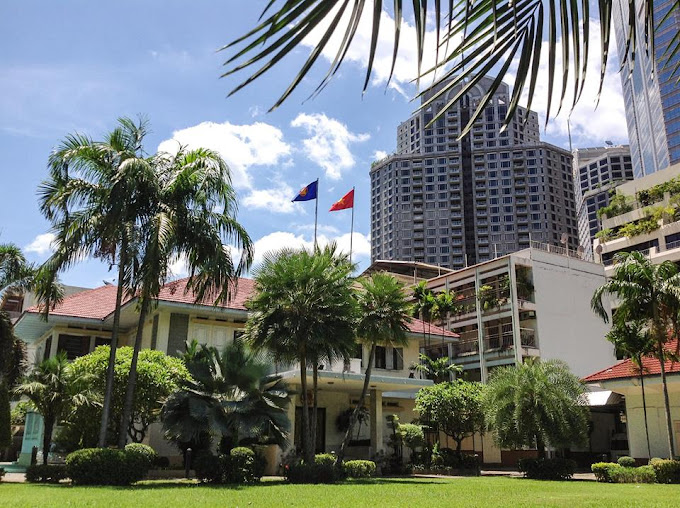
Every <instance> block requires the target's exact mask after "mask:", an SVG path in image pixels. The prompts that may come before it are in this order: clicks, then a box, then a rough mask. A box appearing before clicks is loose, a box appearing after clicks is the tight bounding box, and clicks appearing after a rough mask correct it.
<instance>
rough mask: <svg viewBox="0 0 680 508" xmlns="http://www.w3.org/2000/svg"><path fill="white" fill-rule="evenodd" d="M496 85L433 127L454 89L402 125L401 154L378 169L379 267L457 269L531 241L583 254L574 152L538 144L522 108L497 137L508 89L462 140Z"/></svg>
mask: <svg viewBox="0 0 680 508" xmlns="http://www.w3.org/2000/svg"><path fill="white" fill-rule="evenodd" d="M490 84H491V79H489V78H483V79H482V81H481V82H480V83H479V84H478V85H477V86H476V87H474V88H473V89H472V90H471V91H470V92H469V93H468V94H466V95H465V96H464V97H462V99H461V100H460V101H458V102H456V103H455V104H453V105H451V106H450V107H449V108H448V109H447V110H446V112H445V114H444V115H442V116H441V117H440V118H438V119H437V120H436V121H435V122H434V123H433V125H431V126H430V125H429V123H430V122H431V121H432V119H433V118H434V116H435V115H436V113H437V112H439V111H441V110H442V109H443V108H444V107H445V105H446V104H447V103H448V101H449V100H450V99H451V98H452V97H453V96H454V95H455V94H456V92H457V91H458V89H454V90H452V91H449V92H448V93H447V94H446V95H445V96H442V97H440V98H439V99H437V100H436V101H434V102H433V103H432V105H430V106H428V107H427V108H424V109H422V110H420V111H418V112H417V113H416V114H415V115H413V116H412V117H411V118H409V119H408V120H407V121H405V122H403V123H402V124H401V125H399V127H398V129H397V152H396V153H395V154H393V155H391V156H389V157H386V158H384V159H382V160H380V161H378V162H375V163H374V164H373V165H372V167H371V171H370V175H371V258H372V260H373V261H376V260H378V259H385V260H402V261H414V262H424V263H429V264H435V265H441V266H444V267H448V268H453V269H459V268H463V267H465V266H470V265H474V264H476V263H480V262H483V261H487V260H490V259H493V258H495V257H499V256H503V255H505V254H508V253H510V252H515V251H517V250H520V249H523V248H526V247H529V245H530V242H531V241H532V240H534V241H538V242H543V243H551V244H553V245H557V246H564V247H568V248H569V249H576V247H577V246H578V228H577V222H576V205H575V197H574V188H573V181H572V169H571V168H572V157H571V153H570V152H568V151H567V150H563V149H561V148H559V147H556V146H553V145H550V144H548V143H543V142H541V141H540V139H539V134H538V132H539V126H538V117H537V115H536V113H535V112H533V111H527V110H526V109H524V108H518V110H517V113H516V116H515V118H514V119H513V121H512V122H511V123H510V125H509V126H508V128H507V129H505V130H503V131H501V125H502V122H503V120H504V118H505V115H506V112H507V104H508V101H509V99H510V90H509V87H508V86H507V85H505V84H503V85H502V86H501V87H500V88H499V90H498V91H497V92H496V93H495V94H494V95H493V97H491V99H490V100H489V102H488V104H487V105H486V107H485V110H484V114H483V115H482V117H481V118H480V119H479V120H477V121H476V122H475V124H474V127H473V129H472V131H471V132H470V133H469V134H467V135H466V136H464V137H463V138H462V139H458V138H459V136H460V132H461V130H462V129H463V128H464V127H465V125H466V124H467V122H468V119H469V118H470V116H471V115H472V113H473V112H474V110H475V109H476V108H477V107H478V105H479V101H480V100H481V99H482V97H483V96H484V95H485V94H486V92H487V90H488V87H489V86H490ZM440 86H441V85H440ZM436 90H438V89H437V88H434V89H432V90H430V91H429V92H428V93H426V94H425V95H424V97H423V101H427V100H428V99H429V98H430V97H432V96H433V94H434V93H435V92H436Z"/></svg>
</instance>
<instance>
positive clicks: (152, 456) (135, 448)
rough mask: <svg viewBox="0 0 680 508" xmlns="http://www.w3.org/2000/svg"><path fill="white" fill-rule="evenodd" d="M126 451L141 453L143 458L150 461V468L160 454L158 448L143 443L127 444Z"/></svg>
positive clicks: (140, 455)
mask: <svg viewBox="0 0 680 508" xmlns="http://www.w3.org/2000/svg"><path fill="white" fill-rule="evenodd" d="M125 451H126V452H127V453H133V454H137V455H139V457H141V458H142V459H144V460H146V461H147V463H148V468H149V469H150V468H151V467H152V466H153V465H154V464H155V463H156V460H157V459H158V454H157V453H156V450H154V449H153V448H151V447H150V446H149V445H145V444H142V443H130V444H127V445H126V446H125Z"/></svg>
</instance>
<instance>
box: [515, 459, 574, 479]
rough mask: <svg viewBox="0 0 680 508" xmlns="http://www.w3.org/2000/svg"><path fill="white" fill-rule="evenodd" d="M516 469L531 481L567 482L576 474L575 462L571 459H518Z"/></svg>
mask: <svg viewBox="0 0 680 508" xmlns="http://www.w3.org/2000/svg"><path fill="white" fill-rule="evenodd" d="M518 468H519V471H520V472H521V473H524V476H525V477H527V478H531V479H532V480H569V479H570V478H571V477H572V476H574V472H576V462H574V461H573V460H571V459H561V458H556V459H543V458H541V459H520V460H519V463H518Z"/></svg>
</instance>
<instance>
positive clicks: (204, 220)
mask: <svg viewBox="0 0 680 508" xmlns="http://www.w3.org/2000/svg"><path fill="white" fill-rule="evenodd" d="M145 163H146V162H145ZM149 164H150V165H151V169H150V171H151V173H152V177H153V178H154V179H155V181H154V182H153V185H149V188H150V191H151V192H150V193H149V196H148V200H149V204H148V205H147V206H148V208H149V212H148V215H147V217H144V218H142V219H141V220H139V221H137V223H136V224H135V228H136V230H137V231H138V232H137V233H136V235H135V236H136V237H137V238H138V239H139V240H138V249H137V250H138V255H139V257H138V259H136V260H135V261H136V262H135V273H134V280H133V283H132V285H133V287H134V289H135V290H136V291H135V293H136V294H137V296H138V298H139V319H138V324H137V332H136V336H135V344H134V349H133V354H132V360H131V365H130V375H129V377H128V383H127V388H126V394H125V403H124V406H123V413H122V416H121V425H120V434H119V436H118V445H119V447H121V448H122V447H124V446H125V443H126V441H127V431H128V426H129V425H130V418H131V415H132V409H133V403H134V395H135V382H136V379H137V358H138V356H139V350H140V349H141V346H142V337H143V331H144V322H145V321H146V317H147V314H148V312H149V310H150V307H151V305H152V304H153V302H154V299H155V298H157V297H158V294H159V292H160V290H161V288H162V287H163V284H164V283H165V282H166V281H167V278H168V276H169V275H170V263H171V262H172V261H173V260H175V259H178V258H182V259H186V260H187V265H188V266H187V268H188V271H189V281H188V282H187V288H188V289H191V290H193V292H194V293H195V295H196V301H202V300H203V298H205V297H209V298H210V299H211V300H214V303H220V302H226V301H227V300H228V299H229V295H230V294H231V292H233V290H234V288H235V287H236V283H237V279H238V277H239V276H240V275H241V273H242V272H243V271H244V270H247V269H248V268H249V267H250V265H251V263H252V259H253V245H252V241H251V239H250V237H249V236H248V233H247V232H246V231H245V229H244V228H243V226H241V224H239V223H238V222H237V221H236V218H235V215H236V211H237V203H236V195H235V193H234V189H233V187H232V185H231V174H230V171H229V167H228V166H227V164H226V162H224V160H223V159H222V158H221V157H220V155H219V154H218V153H216V152H213V151H211V150H206V149H197V150H191V151H189V150H187V149H186V148H184V147H181V148H180V149H179V151H178V152H177V153H176V154H175V155H170V154H158V155H157V156H156V157H154V158H153V159H152V160H151V161H150V162H149ZM216 210H219V211H216ZM225 244H230V245H233V246H235V247H237V248H238V249H239V250H240V251H241V257H240V260H239V262H238V263H235V262H234V260H233V259H232V256H231V250H230V248H228V247H226V246H225Z"/></svg>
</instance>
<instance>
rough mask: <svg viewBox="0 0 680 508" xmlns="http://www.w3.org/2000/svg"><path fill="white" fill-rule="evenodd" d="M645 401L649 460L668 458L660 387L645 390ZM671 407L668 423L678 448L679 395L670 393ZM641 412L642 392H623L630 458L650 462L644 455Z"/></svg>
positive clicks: (643, 430)
mask: <svg viewBox="0 0 680 508" xmlns="http://www.w3.org/2000/svg"><path fill="white" fill-rule="evenodd" d="M645 388H646V390H645V393H646V399H647V422H648V426H649V444H650V448H651V450H652V457H662V458H668V437H667V436H668V432H667V430H666V411H665V409H664V403H663V395H662V393H661V390H660V386H659V385H656V386H652V387H647V386H646V387H645ZM669 399H670V403H671V419H672V420H673V426H674V429H673V430H674V433H675V434H676V435H675V436H674V437H673V438H674V440H675V443H676V454H677V453H678V450H677V446H678V443H679V442H680V435H678V434H680V432H679V431H680V392H678V391H671V392H670V393H669ZM643 415H644V412H643V409H642V392H641V391H640V388H639V387H636V390H635V391H627V392H626V417H627V419H628V446H629V449H630V455H631V457H637V458H650V457H649V455H648V453H647V440H646V437H645V425H644V416H643Z"/></svg>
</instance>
